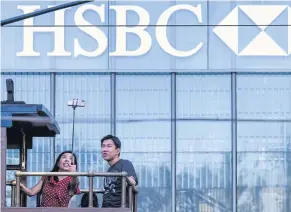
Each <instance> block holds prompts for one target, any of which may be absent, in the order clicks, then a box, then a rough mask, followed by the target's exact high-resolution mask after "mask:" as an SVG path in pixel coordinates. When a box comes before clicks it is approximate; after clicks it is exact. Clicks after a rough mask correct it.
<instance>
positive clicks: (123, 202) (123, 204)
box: [15, 171, 128, 208]
mask: <svg viewBox="0 0 291 212" xmlns="http://www.w3.org/2000/svg"><path fill="white" fill-rule="evenodd" d="M21 176H87V177H89V207H93V178H94V177H97V176H98V177H122V180H121V207H122V208H125V207H126V180H127V176H128V174H127V172H21V171H16V173H15V177H16V204H15V206H16V207H20V177H21Z"/></svg>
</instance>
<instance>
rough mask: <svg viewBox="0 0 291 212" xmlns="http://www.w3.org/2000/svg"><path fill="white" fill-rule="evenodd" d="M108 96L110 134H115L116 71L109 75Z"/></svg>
mask: <svg viewBox="0 0 291 212" xmlns="http://www.w3.org/2000/svg"><path fill="white" fill-rule="evenodd" d="M110 96H111V111H110V114H111V117H110V119H111V121H110V122H111V134H112V135H115V134H116V73H111V75H110Z"/></svg>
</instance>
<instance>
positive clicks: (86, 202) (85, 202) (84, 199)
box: [80, 193, 98, 208]
mask: <svg viewBox="0 0 291 212" xmlns="http://www.w3.org/2000/svg"><path fill="white" fill-rule="evenodd" d="M80 206H81V208H87V207H89V193H85V194H84V195H83V196H82V199H81V205H80ZM93 207H94V208H98V197H97V195H96V194H95V193H93Z"/></svg>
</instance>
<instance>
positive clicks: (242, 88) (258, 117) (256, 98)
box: [237, 74, 291, 212]
mask: <svg viewBox="0 0 291 212" xmlns="http://www.w3.org/2000/svg"><path fill="white" fill-rule="evenodd" d="M237 83H238V87H237V92H238V93H237V94H238V99H237V101H238V117H239V118H240V119H248V120H247V121H242V120H241V121H239V122H238V159H237V162H238V188H237V189H238V211H239V212H248V211H272V212H273V211H274V212H287V211H290V210H291V208H290V204H289V197H290V191H289V190H290V186H289V185H290V183H288V182H289V181H290V179H291V174H290V171H289V169H290V159H289V156H290V127H291V125H290V122H289V121H290V117H291V116H290V111H291V107H290V106H291V101H290V100H291V95H290V94H291V93H290V88H291V75H285V74H284V75H239V76H238V79H237ZM271 120H273V121H271ZM286 120H289V121H288V122H286Z"/></svg>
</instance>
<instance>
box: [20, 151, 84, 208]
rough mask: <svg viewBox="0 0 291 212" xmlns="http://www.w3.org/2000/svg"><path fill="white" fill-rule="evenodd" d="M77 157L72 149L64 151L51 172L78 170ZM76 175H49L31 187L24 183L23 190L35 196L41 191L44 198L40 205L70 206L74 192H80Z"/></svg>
mask: <svg viewBox="0 0 291 212" xmlns="http://www.w3.org/2000/svg"><path fill="white" fill-rule="evenodd" d="M77 166H78V163H77V158H76V155H75V154H73V153H72V151H65V152H62V153H61V154H60V155H59V157H58V158H57V161H56V163H55V165H54V168H53V169H52V171H51V172H76V170H77ZM78 184H79V183H78V180H77V178H76V177H72V176H47V177H42V178H41V180H40V181H39V182H38V183H37V184H36V185H35V186H34V187H33V188H32V189H29V188H27V187H26V186H25V185H23V184H22V183H21V184H20V186H21V188H22V190H23V191H24V192H25V193H26V194H27V195H28V196H34V195H36V194H38V193H40V192H41V194H42V199H41V204H40V207H68V204H69V202H70V199H71V198H72V196H73V195H74V194H80V193H81V192H80V189H79V185H78Z"/></svg>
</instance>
